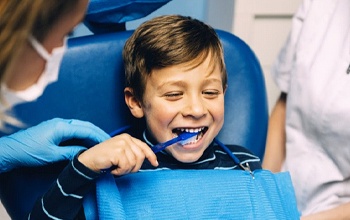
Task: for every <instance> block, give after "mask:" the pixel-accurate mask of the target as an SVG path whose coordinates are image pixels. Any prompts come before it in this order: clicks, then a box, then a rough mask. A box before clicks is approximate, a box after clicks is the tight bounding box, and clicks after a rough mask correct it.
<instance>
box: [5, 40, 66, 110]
mask: <svg viewBox="0 0 350 220" xmlns="http://www.w3.org/2000/svg"><path fill="white" fill-rule="evenodd" d="M29 42H30V43H31V45H32V46H33V48H34V49H35V50H36V51H37V52H38V54H39V55H40V56H41V57H42V58H43V59H44V60H45V61H46V64H45V68H44V71H43V73H42V74H41V76H40V77H39V79H38V81H37V82H36V84H34V85H31V86H30V87H28V88H27V89H25V90H22V91H13V90H11V89H9V88H7V86H6V85H5V84H4V83H3V84H2V85H1V96H2V99H3V102H4V103H5V105H6V107H5V109H9V108H11V107H13V106H14V105H17V104H20V103H23V102H31V101H34V100H36V99H37V98H38V97H40V96H41V95H42V94H43V92H44V90H45V88H46V87H47V86H48V85H49V84H50V83H53V82H56V81H57V79H58V72H59V67H60V64H61V61H62V58H63V54H64V52H65V51H66V49H67V39H66V38H65V39H64V42H63V45H62V46H61V47H56V48H54V49H53V50H52V53H51V54H49V53H48V52H47V50H46V49H45V48H44V47H43V46H42V45H41V44H40V43H39V42H38V41H37V40H36V39H35V38H34V37H30V38H29ZM23 80H25V79H23ZM0 105H1V107H2V108H3V106H2V104H0ZM1 107H0V108H1Z"/></svg>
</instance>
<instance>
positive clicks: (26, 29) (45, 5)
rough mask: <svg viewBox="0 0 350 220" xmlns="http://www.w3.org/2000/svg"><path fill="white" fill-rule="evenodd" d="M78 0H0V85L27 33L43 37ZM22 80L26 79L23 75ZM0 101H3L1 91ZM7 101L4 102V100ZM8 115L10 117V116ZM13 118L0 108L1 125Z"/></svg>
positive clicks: (19, 50)
mask: <svg viewBox="0 0 350 220" xmlns="http://www.w3.org/2000/svg"><path fill="white" fill-rule="evenodd" d="M78 2H79V0H28V1H27V0H25V1H23V0H0V16H1V19H0V33H1V34H0V47H1V50H0V85H1V84H2V82H3V80H4V78H5V77H6V76H7V75H9V74H11V67H12V66H13V65H16V63H15V60H17V59H16V58H17V57H18V56H19V54H20V53H21V50H22V49H23V48H24V44H25V43H26V42H27V40H28V38H29V36H30V35H34V36H35V37H36V38H37V39H38V40H39V41H42V40H43V39H44V38H45V37H46V35H47V33H48V32H49V31H50V28H51V27H52V25H53V24H54V23H55V22H57V21H58V19H59V18H60V17H61V16H62V15H63V14H65V13H67V12H69V10H73V9H74V7H75V6H76V5H77V3H78ZM23 80H25V79H23ZM0 103H4V101H3V98H2V96H1V94H0ZM4 104H6V103H4ZM9 117H10V119H9ZM14 120H16V119H14V118H12V119H11V116H6V115H5V113H3V112H0V127H1V124H2V123H3V122H4V121H10V122H9V123H11V124H13V122H14Z"/></svg>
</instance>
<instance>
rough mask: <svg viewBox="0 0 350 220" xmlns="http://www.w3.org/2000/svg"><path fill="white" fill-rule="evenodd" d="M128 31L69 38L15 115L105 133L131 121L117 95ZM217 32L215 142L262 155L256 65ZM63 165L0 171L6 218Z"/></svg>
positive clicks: (17, 213) (262, 105)
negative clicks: (223, 80)
mask: <svg viewBox="0 0 350 220" xmlns="http://www.w3.org/2000/svg"><path fill="white" fill-rule="evenodd" d="M131 33H132V32H131V31H125V32H117V33H109V34H103V35H102V34H101V35H92V36H84V37H79V38H73V39H70V40H69V50H68V51H67V53H66V55H65V57H64V60H63V63H62V66H61V72H60V75H59V80H58V82H56V83H54V84H52V85H50V86H49V87H48V88H47V89H46V91H45V93H44V95H43V96H42V97H40V98H39V99H38V100H37V101H36V102H33V103H27V104H23V105H19V106H17V107H16V108H15V109H14V113H15V115H16V116H17V117H18V118H19V119H21V120H22V121H23V122H24V123H26V126H32V125H36V124H38V123H39V122H42V121H44V120H47V119H51V118H54V117H61V118H75V119H81V120H87V121H90V122H92V123H94V124H96V125H97V126H99V127H101V128H102V129H104V130H105V131H106V132H108V133H110V132H112V131H113V130H115V129H117V128H120V127H123V126H125V125H129V124H132V123H134V122H135V121H134V119H133V117H132V116H131V114H130V112H129V110H128V108H127V107H126V105H125V103H124V94H123V89H124V70H123V62H122V49H123V46H124V43H125V41H126V39H127V38H128V37H129V36H130V35H131ZM217 33H218V34H219V37H220V39H221V40H222V43H223V46H224V55H225V62H226V67H227V72H228V79H229V82H228V84H229V85H228V90H227V93H226V97H225V123H224V127H223V129H222V132H221V133H220V134H219V140H221V141H222V142H223V143H225V144H237V145H241V146H244V147H246V148H248V149H250V150H251V151H252V152H253V153H255V154H256V155H258V156H259V157H260V158H262V156H263V152H264V147H265V138H266V132H267V121H268V108H267V100H266V99H267V98H266V91H265V82H264V78H263V74H262V71H261V68H260V64H259V62H258V60H257V59H256V57H255V55H254V53H253V52H252V50H251V49H250V48H249V46H247V45H246V44H245V43H244V42H243V41H242V40H240V39H239V38H237V37H236V36H234V35H232V34H230V33H227V32H224V31H220V30H217ZM15 130H16V129H14V130H13V131H15ZM2 135H5V134H4V133H3V134H2ZM43 147H44V146H43ZM66 163H67V162H66V161H65V162H61V163H55V164H52V165H50V166H45V167H38V168H21V169H16V170H13V171H11V172H8V173H3V174H1V175H0V197H1V201H2V203H3V204H4V206H5V208H6V209H7V210H8V212H9V214H10V216H11V218H12V219H23V216H24V215H25V214H26V213H28V212H29V210H30V209H31V207H32V206H33V204H34V202H35V201H36V199H37V198H38V197H40V196H41V195H42V194H43V193H44V192H45V191H46V190H47V189H48V188H49V186H50V184H51V183H52V182H53V181H54V180H55V178H56V177H57V176H58V174H59V172H60V171H61V170H62V169H63V167H64V166H65V164H66Z"/></svg>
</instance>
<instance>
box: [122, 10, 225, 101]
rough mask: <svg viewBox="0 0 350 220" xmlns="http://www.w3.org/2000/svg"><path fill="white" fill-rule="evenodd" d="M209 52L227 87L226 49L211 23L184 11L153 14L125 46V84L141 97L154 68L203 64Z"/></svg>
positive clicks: (138, 97) (136, 95)
mask: <svg viewBox="0 0 350 220" xmlns="http://www.w3.org/2000/svg"><path fill="white" fill-rule="evenodd" d="M209 54H211V55H212V57H213V58H214V60H215V61H216V62H217V63H218V64H219V67H220V70H221V72H222V79H223V87H224V88H226V84H227V73H226V68H225V63H224V58H223V49H222V45H221V43H220V40H219V37H218V36H217V34H216V32H215V30H214V29H213V28H212V27H210V26H209V25H207V24H205V23H203V22H201V21H199V20H197V19H193V18H191V17H186V16H181V15H165V16H159V17H156V18H153V19H151V20H149V21H146V22H145V23H143V24H141V25H140V26H139V27H138V28H137V29H136V30H135V32H134V33H133V34H132V36H131V37H130V38H129V39H128V40H127V42H126V44H125V46H124V50H123V59H124V66H125V79H126V87H130V88H132V89H133V91H134V95H135V97H136V98H137V99H138V100H140V101H142V97H143V94H144V90H145V86H146V85H145V84H146V80H147V77H148V76H149V75H150V74H151V72H152V70H153V69H156V68H164V67H169V66H172V65H178V64H183V63H188V62H191V61H195V63H194V64H195V65H200V64H201V63H202V62H203V61H204V60H205V58H206V57H207V56H208V55H209ZM197 60H198V62H199V63H198V62H197Z"/></svg>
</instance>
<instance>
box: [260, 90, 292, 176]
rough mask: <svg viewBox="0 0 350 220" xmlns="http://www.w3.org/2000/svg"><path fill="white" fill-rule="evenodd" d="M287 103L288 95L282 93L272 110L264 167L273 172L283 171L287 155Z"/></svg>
mask: <svg viewBox="0 0 350 220" xmlns="http://www.w3.org/2000/svg"><path fill="white" fill-rule="evenodd" d="M286 101H287V94H286V93H284V92H282V93H281V95H280V97H279V99H278V100H277V102H276V105H275V107H274V109H273V110H272V113H271V116H270V119H269V126H268V132H267V140H266V148H265V155H264V159H263V163H262V166H263V168H264V169H268V170H271V171H272V172H279V171H280V170H281V167H282V164H283V161H284V159H285V153H286V131H285V121H286Z"/></svg>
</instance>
